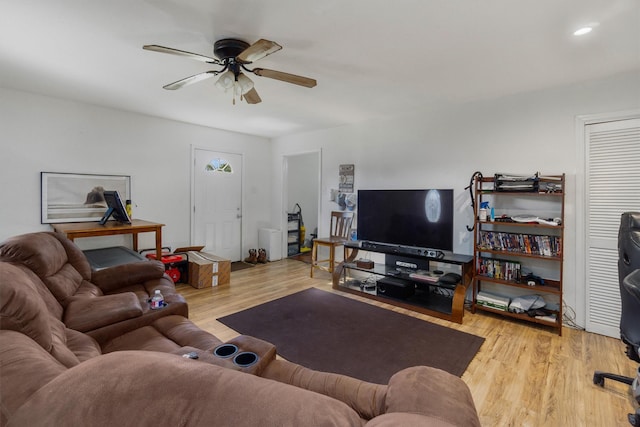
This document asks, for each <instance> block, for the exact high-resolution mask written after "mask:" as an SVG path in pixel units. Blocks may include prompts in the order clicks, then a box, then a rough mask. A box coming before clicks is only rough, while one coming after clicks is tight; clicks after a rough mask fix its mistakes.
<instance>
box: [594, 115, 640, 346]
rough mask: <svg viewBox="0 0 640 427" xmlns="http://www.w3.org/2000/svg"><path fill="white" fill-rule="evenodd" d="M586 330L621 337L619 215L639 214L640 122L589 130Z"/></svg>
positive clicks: (634, 121) (595, 127) (599, 125)
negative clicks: (628, 212)
mask: <svg viewBox="0 0 640 427" xmlns="http://www.w3.org/2000/svg"><path fill="white" fill-rule="evenodd" d="M585 135H586V138H585V140H586V141H585V143H586V145H587V146H586V150H585V152H586V156H587V157H586V193H587V194H586V201H587V210H586V244H587V248H586V268H587V271H586V279H587V284H586V285H587V288H586V291H587V292H586V295H587V318H586V329H587V331H590V332H595V333H599V334H603V335H608V336H611V337H615V338H619V337H620V289H619V285H618V228H619V226H620V215H621V214H622V213H623V212H627V211H640V119H631V120H621V121H616V122H609V123H599V124H592V125H588V126H586V132H585Z"/></svg>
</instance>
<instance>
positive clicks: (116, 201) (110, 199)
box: [100, 190, 131, 225]
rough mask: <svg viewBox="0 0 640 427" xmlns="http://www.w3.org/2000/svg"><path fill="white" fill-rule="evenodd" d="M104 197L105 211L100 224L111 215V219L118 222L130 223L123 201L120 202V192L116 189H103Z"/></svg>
mask: <svg viewBox="0 0 640 427" xmlns="http://www.w3.org/2000/svg"><path fill="white" fill-rule="evenodd" d="M104 199H105V201H106V202H107V211H106V212H105V213H104V216H103V217H102V219H101V220H100V224H102V225H104V224H105V223H106V222H107V221H108V220H109V218H110V217H111V216H113V219H115V220H116V221H118V222H122V223H125V224H131V218H129V214H128V213H127V209H126V208H125V206H124V203H122V199H121V198H120V193H118V192H117V191H110V190H105V192H104Z"/></svg>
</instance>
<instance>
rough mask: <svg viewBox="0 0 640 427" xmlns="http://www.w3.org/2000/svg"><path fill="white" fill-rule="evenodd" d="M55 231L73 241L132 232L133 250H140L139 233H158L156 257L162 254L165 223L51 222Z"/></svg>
mask: <svg viewBox="0 0 640 427" xmlns="http://www.w3.org/2000/svg"><path fill="white" fill-rule="evenodd" d="M51 226H52V227H53V231H55V232H57V233H62V234H64V235H66V236H67V238H68V239H69V240H71V241H73V240H74V239H77V238H79V237H96V236H113V235H116V234H131V235H132V236H133V250H134V251H136V252H137V251H138V234H139V233H151V232H154V233H156V257H157V258H156V259H160V257H161V256H162V227H163V226H164V224H159V223H157V222H150V221H144V220H142V219H133V220H131V224H122V223H119V222H117V221H107V223H106V224H105V225H100V224H99V223H97V222H66V223H60V224H51Z"/></svg>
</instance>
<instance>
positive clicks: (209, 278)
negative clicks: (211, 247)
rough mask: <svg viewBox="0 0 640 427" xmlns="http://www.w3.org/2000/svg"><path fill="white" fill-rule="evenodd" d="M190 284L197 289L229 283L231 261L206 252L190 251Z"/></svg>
mask: <svg viewBox="0 0 640 427" xmlns="http://www.w3.org/2000/svg"><path fill="white" fill-rule="evenodd" d="M188 254H189V284H190V285H191V286H193V287H194V288H196V289H201V288H207V287H210V286H218V285H226V284H229V281H230V279H231V261H230V260H228V259H224V258H221V257H219V256H216V255H213V254H209V253H206V252H194V251H190V252H189V253H188Z"/></svg>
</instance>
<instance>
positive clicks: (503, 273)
mask: <svg viewBox="0 0 640 427" xmlns="http://www.w3.org/2000/svg"><path fill="white" fill-rule="evenodd" d="M476 274H479V275H481V276H485V277H491V278H493V279H501V280H511V281H514V282H516V281H518V280H520V277H521V269H520V263H519V262H517V261H507V260H503V259H496V258H484V257H480V258H478V265H477V266H476Z"/></svg>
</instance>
